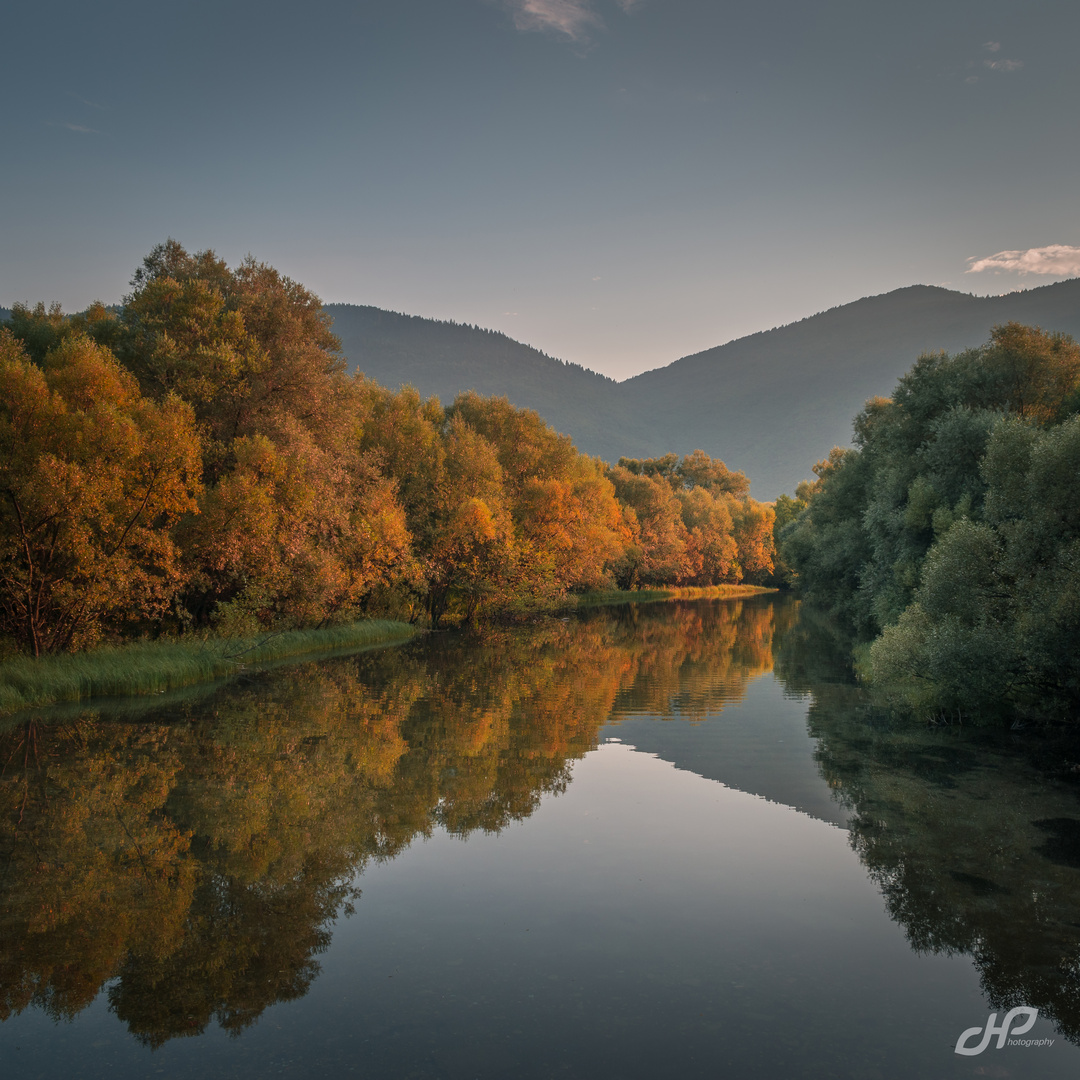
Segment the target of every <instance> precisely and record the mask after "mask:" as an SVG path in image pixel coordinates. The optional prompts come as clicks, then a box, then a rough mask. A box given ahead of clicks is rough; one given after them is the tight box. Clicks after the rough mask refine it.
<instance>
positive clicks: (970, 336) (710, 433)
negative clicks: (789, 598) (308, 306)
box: [327, 279, 1080, 498]
mask: <svg viewBox="0 0 1080 1080" xmlns="http://www.w3.org/2000/svg"><path fill="white" fill-rule="evenodd" d="M327 310H328V311H329V312H330V314H331V315H333V316H334V330H335V332H336V333H337V334H338V335H339V336H340V337H341V339H342V345H343V349H344V352H345V355H346V356H347V357H349V359H350V363H351V365H352V366H353V367H358V368H359V369H360V370H362V371H364V372H365V373H366V374H368V375H370V376H371V377H372V378H374V379H376V380H378V381H379V382H381V383H384V384H385V385H388V386H392V387H395V388H396V387H397V386H399V385H401V384H402V383H409V384H411V385H413V386H415V387H416V388H417V389H418V390H419V391H420V392H421V393H422V394H424V395H425V396H426V395H429V394H436V395H438V396H439V397H440V398H441V399H442V400H443V401H444V402H449V401H451V400H452V399H453V397H454V396H455V394H457V393H458V392H459V391H461V390H468V389H474V390H477V391H479V392H480V393H484V394H499V395H505V396H507V397H508V398H509V399H510V400H511V401H512V402H513V403H514V404H515V405H519V406H524V407H527V408H532V409H536V411H537V412H539V413H540V414H541V415H542V416H543V417H544V418H545V419H546V420H547V421H548V422H549V423H550V424H552V425H553V426H554V427H555V428H557V429H558V430H559V431H563V432H566V433H567V434H569V435H570V436H572V437H573V439H574V441H575V442H576V443H577V445H578V446H579V447H581V448H582V449H583V450H585V451H586V452H588V453H590V454H596V455H599V456H600V457H603V458H605V459H606V460H608V461H615V460H617V459H618V458H619V457H621V456H623V455H626V456H631V457H643V456H653V455H657V454H663V453H666V452H668V451H676V452H677V453H680V454H684V453H689V452H690V451H691V450H695V449H698V448H700V449H702V450H705V451H706V452H707V453H709V454H711V455H713V456H715V457H721V458H723V459H724V461H725V462H727V464H728V465H729V466H730V467H731V468H736V469H741V470H743V471H744V472H746V473H747V474H748V475H749V476H750V478H751V480H752V482H753V491H754V494H755V495H756V496H757V497H758V498H774V497H775V496H776V495H778V494H779V493H780V492H781V491H788V492H790V491H792V490H794V487H795V484H797V483H798V481H799V480H801V479H804V478H806V477H808V476H810V467H811V465H812V464H813V463H814V462H815V461H817V460H818V459H819V458H822V457H824V456H825V455H826V454H827V453H828V452H829V450H830V449H831V448H832V447H833V446H834V445H835V444H837V443H841V444H843V443H846V442H848V441H849V440H850V438H851V420H852V417H853V416H854V415H855V413H856V412H858V410H859V409H861V408H862V406H863V403H864V402H865V401H866V399H867V398H869V397H872V396H874V395H876V394H881V395H888V394H890V393H891V392H892V389H893V387H894V385H895V383H896V380H897V379H898V378H899V377H900V375H902V374H903V373H904V372H905V371H906V370H907V369H908V368H909V367H910V366H911V365H912V363H913V362H914V361H915V359H916V358H917V357H918V355H919V354H920V353H922V352H925V351H928V350H930V351H933V350H938V349H945V350H947V351H949V352H954V351H957V350H959V349H964V348H967V347H969V346H972V345H979V344H982V343H983V342H984V341H986V340H987V338H988V337H989V335H990V330H991V328H992V327H993V326H995V325H996V324H998V323H1003V322H1008V321H1009V320H1011V319H1015V320H1017V321H1019V322H1024V323H1033V324H1036V325H1040V326H1042V327H1043V328H1044V329H1047V330H1063V331H1065V332H1067V333H1071V334H1072V335H1073V336H1075V337H1080V279H1074V280H1071V281H1064V282H1060V283H1058V284H1056V285H1047V286H1043V287H1042V288H1037V289H1032V290H1029V291H1026V292H1016V293H1009V294H1007V295H1005V296H992V297H976V296H970V295H968V294H966V293H959V292H954V291H951V290H949V289H942V288H938V287H936V286H929V285H913V286H911V287H909V288H905V289H897V290H895V291H894V292H890V293H885V294H883V295H881V296H870V297H865V298H864V299H862V300H856V301H855V302H854V303H850V304H844V305H843V306H841V307H835V308H832V309H831V310H829V311H824V312H822V313H820V314H818V315H813V316H811V317H810V318H807V319H802V320H801V321H799V322H796V323H791V324H789V325H788V326H781V327H777V328H776V329H774V330H768V331H765V332H762V333H759V334H752V335H750V336H749V337H744V338H739V339H738V340H736V341H731V342H728V343H727V344H726V345H720V346H717V347H716V348H713V349H707V350H706V351H704V352H700V353H696V354H694V355H693V356H686V357H683V358H682V359H681V360H676V361H675V362H674V363H672V364H669V365H667V366H666V367H662V368H657V369H655V370H653V371H647V372H644V373H643V374H641V375H638V376H636V377H635V378H633V379H629V380H627V381H626V382H623V383H616V382H613V381H612V380H611V379H608V378H606V377H605V376H603V375H598V374H596V373H595V372H592V371H588V370H587V369H586V368H582V367H579V366H577V365H575V364H566V363H563V362H562V361H560V360H556V359H554V358H552V357H550V356H547V355H546V354H545V353H542V352H539V351H538V350H536V349H533V348H530V347H529V346H527V345H522V344H521V343H519V342H516V341H513V340H512V339H511V338H508V337H506V335H504V334H499V333H495V332H493V331H490V330H480V329H479V328H475V327H470V326H462V325H459V324H456V323H445V322H436V321H434V320H430V319H421V318H416V317H414V316H407V315H397V314H394V313H392V312H385V311H380V310H379V309H377V308H362V307H355V306H353V305H348V304H330V305H327Z"/></svg>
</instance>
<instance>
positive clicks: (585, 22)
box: [503, 0, 644, 41]
mask: <svg viewBox="0 0 1080 1080" xmlns="http://www.w3.org/2000/svg"><path fill="white" fill-rule="evenodd" d="M503 2H504V3H505V5H506V6H507V7H508V8H509V9H510V11H511V13H512V14H513V17H514V25H515V26H516V27H517V28H518V29H519V30H554V31H555V32H556V33H559V34H565V35H566V37H568V38H570V40H571V41H586V40H587V39H588V37H589V31H590V30H602V29H603V28H604V20H603V19H602V18H601V17H600V15H599V14H598V13H597V12H596V11H595V10H594V9H593V0H503ZM643 2H644V0H615V3H616V5H618V7H619V8H620V9H621V10H622V13H623V14H624V15H629V14H630V13H631V12H632V11H634V10H635V9H637V8H638V7H640V6H641V4H642V3H643Z"/></svg>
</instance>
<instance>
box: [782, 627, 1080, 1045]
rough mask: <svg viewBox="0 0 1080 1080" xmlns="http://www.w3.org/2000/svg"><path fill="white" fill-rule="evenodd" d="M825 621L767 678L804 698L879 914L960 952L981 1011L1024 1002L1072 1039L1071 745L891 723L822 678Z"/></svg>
mask: <svg viewBox="0 0 1080 1080" xmlns="http://www.w3.org/2000/svg"><path fill="white" fill-rule="evenodd" d="M824 629H825V628H824V627H822V626H818V627H815V626H814V624H813V622H812V621H811V620H810V619H807V618H804V619H803V620H802V623H801V625H800V627H799V628H798V632H797V633H796V634H794V635H792V636H791V637H790V638H788V639H787V640H786V641H785V643H784V644H783V645H782V647H781V648H780V650H779V652H778V656H777V665H776V668H777V673H778V674H779V675H780V676H781V678H783V679H785V682H786V685H788V686H789V687H790V688H791V689H793V690H798V691H805V690H807V689H809V690H810V691H811V693H812V703H811V705H810V711H809V728H810V733H811V735H813V736H815V737H816V738H817V739H818V745H819V749H818V752H817V757H818V759H819V762H820V769H821V773H822V775H823V776H824V778H825V779H826V780H827V781H828V784H829V786H830V787H831V788H832V789H833V790H834V791H836V792H837V793H838V794H839V795H840V796H841V798H842V800H843V802H844V805H845V806H846V807H847V809H848V810H849V812H850V814H851V821H850V825H849V827H850V829H851V836H852V845H853V847H854V848H855V850H856V851H857V852H858V854H859V857H860V859H861V860H862V861H863V863H864V864H865V865H866V867H867V869H868V871H869V873H870V876H871V877H872V878H873V879H874V881H875V882H876V883H877V885H878V886H879V887H880V889H881V891H882V894H883V895H884V897H885V902H886V905H887V907H888V910H889V913H890V915H891V916H892V918H894V919H895V920H896V921H897V922H899V923H900V924H901V925H902V926H903V927H904V930H905V932H906V933H907V936H908V939H909V940H910V942H911V944H912V946H913V947H914V948H915V949H916V950H918V951H927V952H940V953H946V954H952V953H967V954H969V955H970V956H971V957H972V958H973V960H974V963H975V966H976V968H977V969H978V971H979V974H980V978H981V981H982V985H983V989H984V992H985V993H986V996H987V999H988V1001H989V1004H990V1007H991V1008H992V1009H998V1010H1005V1009H1009V1008H1011V1007H1013V1006H1016V1005H1031V1006H1035V1007H1037V1008H1038V1010H1039V1012H1040V1014H1041V1015H1043V1016H1046V1017H1049V1018H1052V1019H1053V1020H1055V1021H1056V1023H1057V1024H1058V1027H1059V1029H1060V1030H1061V1032H1062V1034H1063V1035H1065V1036H1066V1037H1067V1038H1069V1039H1071V1040H1072V1041H1074V1042H1080V800H1078V796H1080V788H1078V784H1077V778H1076V776H1075V774H1074V773H1072V772H1071V771H1070V769H1069V767H1068V761H1070V760H1072V761H1075V760H1077V757H1078V756H1080V747H1077V746H1076V744H1075V742H1073V743H1072V745H1071V746H1070V745H1067V744H1065V743H1058V742H1056V741H1055V740H1054V739H1053V738H1052V737H1050V736H1047V735H1040V734H1038V733H1031V734H1026V733H1025V734H1024V735H1023V736H1011V735H1010V736H1004V737H1003V736H994V735H989V734H987V733H986V732H976V731H971V730H964V729H960V728H956V729H938V730H936V731H935V730H933V729H927V728H925V727H923V726H919V725H915V724H912V722H911V721H910V720H907V721H899V722H896V723H892V722H890V721H889V720H888V719H887V718H883V717H881V716H880V715H876V714H873V713H871V712H870V711H869V710H868V709H867V706H866V703H865V700H864V698H863V695H862V694H861V693H860V691H859V690H858V689H857V688H856V687H855V686H853V685H851V684H850V683H845V682H844V681H843V680H839V679H836V678H834V677H832V676H833V674H834V673H835V670H836V665H835V658H836V655H837V650H836V648H835V645H834V643H830V641H829V639H828V638H827V636H826V634H825V633H824ZM815 639H818V644H817V645H816V646H815ZM814 657H817V658H818V659H817V661H815V660H814V659H813V658H814ZM830 657H832V659H830ZM815 669H816V670H815Z"/></svg>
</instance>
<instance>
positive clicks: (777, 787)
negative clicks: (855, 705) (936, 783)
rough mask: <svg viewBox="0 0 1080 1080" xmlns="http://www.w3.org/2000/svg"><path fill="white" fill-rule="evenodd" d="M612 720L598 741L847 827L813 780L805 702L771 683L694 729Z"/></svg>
mask: <svg viewBox="0 0 1080 1080" xmlns="http://www.w3.org/2000/svg"><path fill="white" fill-rule="evenodd" d="M612 720H613V721H615V722H614V723H613V724H612V725H611V726H610V727H608V728H605V729H604V731H603V732H602V734H601V737H604V736H607V737H610V738H617V739H620V740H622V741H623V742H625V743H629V744H630V745H631V746H633V747H634V748H635V749H636V750H638V751H640V752H642V753H646V754H655V755H656V756H657V757H659V758H662V759H663V760H664V761H670V762H671V763H672V764H673V765H674V766H675V767H676V768H678V769H685V770H686V771H687V772H692V773H696V774H697V775H698V776H703V777H705V779H707V780H717V781H719V782H720V783H721V784H723V785H725V787H730V788H737V789H738V790H739V791H745V792H748V793H749V794H751V795H760V796H761V797H762V798H765V799H768V800H769V801H770V802H775V803H782V804H783V805H784V806H790V807H793V808H794V809H796V810H801V811H802V812H803V813H805V814H809V815H810V816H811V817H816V818H820V819H821V820H822V821H828V822H831V823H833V824H836V825H844V824H846V823H847V819H848V815H847V812H846V811H845V810H844V808H843V807H842V806H840V804H839V803H838V802H837V801H836V799H834V798H833V796H832V793H831V791H830V790H829V788H828V787H827V786H826V785H825V784H823V783H822V781H821V770H820V768H819V767H818V763H817V760H816V758H815V755H814V744H813V743H812V742H811V741H810V740H809V739H807V737H806V701H805V700H804V699H801V698H792V697H790V696H786V695H785V694H784V693H783V691H782V689H781V688H780V687H779V686H778V685H777V684H776V683H775V682H774V681H773V680H772V679H761V680H759V681H757V682H755V683H753V684H752V685H751V686H750V687H749V688H748V689H747V692H746V697H745V698H744V699H743V701H741V702H740V704H739V708H738V709H729V710H727V711H725V712H723V713H722V714H719V715H715V716H712V717H710V718H709V719H707V720H705V721H703V722H701V723H698V724H687V723H679V722H678V721H677V720H657V719H654V718H653V717H650V716H647V715H646V716H642V715H636V714H634V713H620V712H619V710H618V709H616V711H615V713H614V715H613V716H612Z"/></svg>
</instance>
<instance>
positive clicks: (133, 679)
mask: <svg viewBox="0 0 1080 1080" xmlns="http://www.w3.org/2000/svg"><path fill="white" fill-rule="evenodd" d="M776 591H777V590H776V589H767V588H763V587H761V586H757V585H713V586H709V587H706V588H669V589H638V590H633V591H623V590H620V589H607V590H603V591H598V592H590V593H582V594H581V595H579V596H569V597H566V598H564V599H563V600H560V601H558V602H556V603H555V604H550V603H548V604H544V605H542V606H539V607H530V608H528V609H527V610H516V609H513V610H511V609H508V610H507V611H506V614H507V615H508V616H509V617H510V618H511V619H513V618H514V616H515V615H516V616H518V617H520V616H522V615H529V616H535V615H536V614H538V613H546V614H553V613H555V612H558V611H572V610H576V609H579V608H592V607H606V606H610V605H615V604H628V603H635V604H644V603H655V602H659V601H665V600H717V599H737V598H739V597H744V596H757V595H760V594H762V593H774V592H776ZM420 632H421V631H420V630H419V629H418V628H417V627H415V626H411V625H409V624H408V623H403V622H395V621H392V620H388V619H369V620H366V621H364V622H356V623H348V624H345V625H342V626H328V627H324V628H323V629H319V630H289V631H283V632H280V633H270V634H263V635H260V636H258V637H244V638H236V637H212V636H210V637H205V638H178V639H177V638H173V639H168V640H159V641H136V642H130V643H127V644H123V645H113V646H105V647H102V648H99V649H92V650H90V651H89V652H84V653H71V654H58V655H52V656H42V657H38V658H35V657H32V656H11V657H8V658H7V659H6V660H3V661H0V716H6V715H8V714H10V713H13V712H17V711H18V710H19V709H28V708H36V707H41V706H47V705H60V704H64V703H68V702H81V701H88V700H90V699H91V698H105V697H113V698H117V697H142V696H146V695H150V694H163V693H166V692H167V691H171V690H180V689H183V688H184V687H189V686H195V685H197V684H199V683H208V682H213V681H215V680H217V679H222V678H228V677H229V676H230V675H235V674H236V673H237V672H239V671H241V670H242V669H243V668H245V667H247V666H250V665H252V664H262V663H268V662H271V661H274V660H286V659H289V658H290V657H299V656H312V657H315V656H319V655H321V654H325V653H331V652H337V651H340V650H343V649H344V650H347V649H362V648H366V647H369V646H377V645H394V644H399V643H401V642H404V641H408V640H409V639H410V638H412V637H413V636H415V635H416V634H417V633H420Z"/></svg>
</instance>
